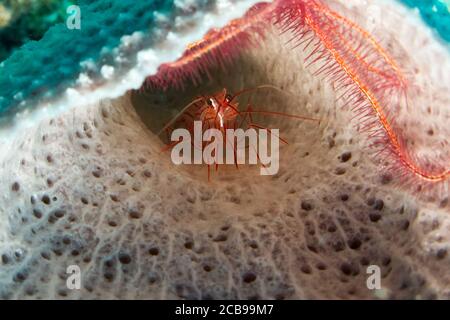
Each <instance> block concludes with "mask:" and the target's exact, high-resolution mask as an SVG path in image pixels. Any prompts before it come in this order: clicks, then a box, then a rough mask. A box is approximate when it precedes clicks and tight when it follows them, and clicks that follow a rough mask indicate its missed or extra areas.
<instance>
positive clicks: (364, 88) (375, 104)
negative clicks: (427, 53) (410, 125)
mask: <svg viewBox="0 0 450 320" xmlns="http://www.w3.org/2000/svg"><path fill="white" fill-rule="evenodd" d="M305 23H306V24H308V26H309V27H310V28H311V29H312V30H313V32H314V33H315V34H316V35H317V36H318V37H319V39H320V41H321V43H323V45H324V46H325V48H326V49H327V50H328V51H329V52H330V54H331V55H332V56H333V58H334V60H335V61H336V62H337V63H338V64H339V65H340V66H341V68H342V70H343V71H344V72H345V73H346V74H347V76H348V77H349V78H350V79H351V80H352V81H353V82H354V83H355V85H356V86H357V87H358V88H359V90H360V91H361V92H362V93H363V94H364V96H365V97H366V98H367V99H368V101H369V102H370V105H371V106H372V108H373V110H374V111H375V113H376V115H377V117H378V120H379V122H380V123H381V125H382V127H383V129H384V130H385V132H386V134H387V136H388V139H389V141H390V143H391V146H392V148H393V151H394V153H395V154H396V155H397V156H398V158H399V159H400V161H401V162H402V163H403V164H404V165H405V166H406V167H407V168H409V169H410V170H411V171H412V172H413V173H414V174H416V175H418V176H420V177H421V178H423V179H425V180H428V181H433V182H437V181H442V180H445V179H447V178H448V177H449V176H450V170H444V171H443V172H441V173H439V174H429V173H427V172H426V171H425V170H423V169H421V168H419V167H418V166H416V165H415V164H413V163H412V162H410V161H409V160H408V159H407V157H406V156H405V154H404V152H403V150H402V147H401V145H400V143H399V141H398V138H397V136H396V134H395V132H394V130H393V128H392V127H391V126H390V124H389V121H388V118H387V117H386V115H385V113H384V111H383V107H382V106H381V104H380V103H379V101H378V100H377V98H376V97H375V95H374V94H373V93H372V92H371V90H370V88H369V87H368V85H366V84H364V82H363V81H362V80H361V79H360V78H359V77H358V75H357V72H355V71H354V70H352V68H351V66H349V65H348V64H347V63H346V62H345V60H344V59H343V58H342V57H341V55H340V54H339V52H338V51H337V50H336V49H335V48H334V46H333V44H332V43H331V42H330V40H329V39H328V37H327V36H326V35H325V34H324V32H323V31H322V30H321V29H320V28H319V27H318V26H317V24H316V23H315V21H314V19H311V17H308V16H306V17H305ZM352 25H353V26H354V24H353V23H352ZM371 41H374V40H371ZM375 44H376V47H377V48H381V46H379V45H378V44H377V43H375ZM382 52H383V54H384V57H385V59H386V61H392V60H391V59H390V58H389V57H388V56H387V54H386V53H384V51H382ZM390 65H391V66H393V67H394V68H395V70H396V71H397V72H399V71H398V68H397V67H396V65H395V63H393V62H392V64H390Z"/></svg>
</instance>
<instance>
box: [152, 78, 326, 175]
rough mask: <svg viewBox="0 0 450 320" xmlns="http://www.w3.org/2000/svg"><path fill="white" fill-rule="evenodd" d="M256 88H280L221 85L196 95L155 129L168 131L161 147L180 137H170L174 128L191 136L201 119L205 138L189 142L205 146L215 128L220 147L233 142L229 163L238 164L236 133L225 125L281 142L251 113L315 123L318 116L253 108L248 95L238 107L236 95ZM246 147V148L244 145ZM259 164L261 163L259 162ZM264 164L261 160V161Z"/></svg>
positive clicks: (162, 131)
mask: <svg viewBox="0 0 450 320" xmlns="http://www.w3.org/2000/svg"><path fill="white" fill-rule="evenodd" d="M259 89H272V90H276V91H279V92H283V93H285V92H284V91H282V90H281V89H278V88H277V87H274V86H271V85H263V86H258V87H255V88H251V89H244V90H241V91H239V92H237V93H235V94H233V95H232V94H230V93H229V92H228V91H227V89H223V90H222V91H220V92H217V93H215V94H212V95H205V96H201V97H198V98H197V99H195V100H193V101H192V102H190V103H189V104H188V105H187V106H186V107H184V108H183V109H182V110H181V111H180V112H179V113H178V114H177V115H176V116H175V117H174V118H173V119H172V120H171V121H170V122H169V123H167V124H166V125H165V126H164V128H163V129H161V131H160V132H159V134H158V135H161V134H162V133H164V132H166V133H167V134H168V140H169V141H170V142H169V144H167V145H166V146H165V147H164V148H163V151H167V150H171V149H172V148H174V147H175V146H176V145H177V144H178V143H180V142H181V141H171V138H170V135H171V134H172V133H173V131H174V130H175V129H176V128H184V129H187V130H188V131H189V133H190V134H191V136H194V135H195V123H199V122H200V123H201V131H202V132H201V133H202V137H204V136H206V139H204V141H202V143H201V144H200V145H199V144H195V143H193V142H192V141H191V144H192V146H193V147H194V148H197V149H201V150H203V149H204V148H205V147H206V146H208V145H209V144H211V143H213V142H212V139H211V137H210V136H208V134H207V133H209V132H211V130H209V129H216V130H218V131H220V132H221V133H222V137H223V141H222V142H223V143H222V146H224V148H225V147H226V146H227V144H228V145H230V144H231V145H232V146H233V151H234V162H233V165H235V166H236V168H238V160H237V149H236V145H237V142H238V141H237V137H236V136H233V137H230V136H229V132H228V129H233V130H237V129H243V130H247V129H255V130H265V131H266V133H267V135H268V136H272V135H273V136H274V137H275V139H279V140H280V141H281V142H282V143H284V144H288V142H287V140H285V139H284V138H282V137H281V136H279V135H277V134H275V133H272V129H270V128H266V127H264V126H262V125H260V124H257V123H255V122H254V121H253V115H255V114H258V115H262V116H272V117H273V116H279V117H285V118H292V119H296V120H308V121H314V122H317V123H319V120H318V119H314V118H310V117H305V116H300V115H292V114H287V113H282V112H275V111H264V110H255V109H254V107H253V106H252V104H251V103H250V99H248V103H247V106H246V109H245V110H240V109H239V102H238V101H237V98H238V97H239V96H241V95H243V94H246V93H249V92H253V91H256V90H259ZM246 148H249V146H248V145H246ZM255 153H256V156H257V158H258V159H260V156H259V154H258V151H257V150H256V149H255ZM261 164H262V163H261ZM262 165H263V166H264V164H262ZM215 168H216V171H217V170H218V162H216V163H215ZM208 180H210V165H208Z"/></svg>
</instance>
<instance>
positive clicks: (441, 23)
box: [402, 0, 450, 42]
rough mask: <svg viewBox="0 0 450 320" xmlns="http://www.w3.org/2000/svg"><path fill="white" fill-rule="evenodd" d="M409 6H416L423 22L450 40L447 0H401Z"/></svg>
mask: <svg viewBox="0 0 450 320" xmlns="http://www.w3.org/2000/svg"><path fill="white" fill-rule="evenodd" d="M402 1H403V2H404V3H405V4H406V5H408V6H409V7H411V8H417V9H418V10H419V11H420V15H421V16H422V18H423V19H424V20H425V22H426V23H427V24H428V25H430V26H431V27H432V28H434V29H435V30H436V31H437V33H438V34H439V35H440V36H441V37H442V38H443V39H444V40H446V41H448V42H450V1H448V0H402Z"/></svg>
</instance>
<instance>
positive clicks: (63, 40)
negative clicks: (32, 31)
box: [0, 0, 211, 117]
mask: <svg viewBox="0 0 450 320" xmlns="http://www.w3.org/2000/svg"><path fill="white" fill-rule="evenodd" d="M210 2H211V1H207V0H200V1H196V2H195V7H192V6H191V7H188V8H185V7H183V6H180V5H179V3H182V1H175V0H151V1H149V0H146V1H135V0H80V1H78V5H79V6H80V9H81V29H80V30H77V29H74V30H70V29H69V28H67V27H66V25H65V23H60V24H56V25H55V26H53V27H51V28H50V29H49V30H48V31H47V32H46V33H45V35H44V36H43V37H42V39H41V40H39V41H30V42H28V43H26V44H25V45H23V46H22V47H21V48H20V49H19V50H17V51H16V52H14V53H13V54H12V55H11V56H10V57H9V58H8V59H7V60H5V61H4V62H3V63H1V64H0V117H5V116H7V115H14V114H16V113H17V112H18V111H20V110H22V109H25V108H28V107H29V106H30V105H31V104H35V102H36V101H41V100H42V99H46V98H51V97H53V96H55V95H57V94H59V93H61V92H63V91H64V90H65V89H67V88H69V87H70V86H72V85H74V84H75V81H76V79H77V77H78V75H79V74H80V72H82V71H86V70H83V64H82V62H85V61H93V62H95V63H98V64H100V65H101V64H104V63H108V62H109V63H112V64H113V65H115V64H114V61H112V59H113V54H112V51H113V49H114V48H117V47H118V46H119V44H120V40H121V38H122V37H123V36H124V35H131V34H133V33H134V32H136V31H142V32H144V33H145V34H147V35H149V38H150V39H152V36H151V34H153V33H152V32H153V31H157V30H158V28H159V27H158V21H157V20H158V18H161V17H164V18H165V19H164V20H165V23H168V24H173V23H174V20H175V18H176V17H177V16H179V15H187V14H189V10H191V11H192V10H196V9H201V7H202V6H203V7H206V6H207V5H208V3H210ZM186 10H187V11H188V12H186ZM160 29H161V28H160ZM150 45H151V43H150ZM108 59H109V60H108ZM93 72H94V73H95V72H97V71H95V70H94V71H93ZM92 76H93V77H95V76H96V75H95V74H94V75H92Z"/></svg>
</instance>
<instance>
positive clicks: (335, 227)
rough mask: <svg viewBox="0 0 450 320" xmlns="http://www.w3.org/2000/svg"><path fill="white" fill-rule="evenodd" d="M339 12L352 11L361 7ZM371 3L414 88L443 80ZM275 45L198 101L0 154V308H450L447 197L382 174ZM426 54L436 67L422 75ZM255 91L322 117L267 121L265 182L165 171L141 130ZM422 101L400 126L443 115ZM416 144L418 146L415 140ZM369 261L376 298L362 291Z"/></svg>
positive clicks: (395, 9) (327, 98) (309, 79)
mask: <svg viewBox="0 0 450 320" xmlns="http://www.w3.org/2000/svg"><path fill="white" fill-rule="evenodd" d="M347 5H348V6H349V7H352V8H353V10H354V11H355V13H357V14H359V15H362V13H365V10H366V8H365V6H364V4H361V1H356V0H348V1H347ZM384 5H385V3H383V10H386V11H385V12H384V14H383V18H384V20H385V23H386V24H387V25H388V26H395V32H396V33H397V35H398V41H400V42H401V45H403V46H405V48H407V49H408V52H414V53H417V55H418V56H419V57H420V59H419V60H418V61H419V63H418V66H417V77H419V78H422V80H426V81H427V82H430V83H435V82H437V83H448V81H449V78H448V77H449V74H448V73H445V72H442V70H441V69H446V68H448V67H449V66H450V60H449V58H448V55H446V53H445V54H443V52H446V51H445V49H444V48H442V47H441V46H440V45H439V44H436V42H434V40H433V39H430V38H429V33H428V32H425V31H424V28H423V26H422V25H417V24H416V23H413V22H411V21H408V20H407V21H404V20H403V16H404V14H405V13H404V12H403V11H401V10H402V8H403V7H399V5H398V4H396V3H393V2H390V3H389V4H387V5H386V7H384ZM365 18H366V16H365V15H362V18H361V20H364V19H365ZM412 31H413V32H412ZM411 35H414V37H415V38H414V39H415V40H412V39H410V37H411ZM287 38H288V37H285V38H283V37H281V38H280V36H279V34H278V33H277V32H274V33H273V34H272V33H268V35H267V39H266V41H265V42H264V43H263V44H262V47H261V48H258V49H256V50H250V51H249V52H246V53H245V54H243V55H242V57H240V58H239V59H238V61H236V64H235V65H233V66H230V67H229V68H228V69H227V70H217V72H215V73H214V74H215V77H214V80H213V81H212V82H208V83H204V84H202V85H201V86H200V87H199V88H196V89H195V90H197V92H195V90H194V89H192V90H187V91H183V92H182V93H180V91H178V90H175V89H174V90H168V91H164V92H159V91H158V90H156V91H149V92H141V93H136V92H135V93H127V94H126V95H124V96H122V97H120V98H117V99H114V100H103V101H100V102H97V103H94V104H91V105H80V106H78V107H76V108H74V109H71V110H65V112H63V113H61V114H59V115H51V116H49V117H47V118H46V119H44V120H42V121H41V122H39V123H36V124H35V126H33V127H32V128H30V129H29V130H24V131H21V132H20V133H18V134H17V135H16V136H15V137H14V139H13V140H11V141H9V144H3V145H1V148H2V149H3V150H5V151H7V152H2V153H0V167H1V168H2V170H1V171H0V180H1V181H2V182H3V183H2V186H1V188H2V190H1V194H2V197H0V208H1V210H0V267H1V270H2V272H1V273H0V298H5V299H6V298H9V299H13V298H29V299H36V298H40V299H44V298H56V299H79V298H84V299H89V298H103V299H113V298H115V299H117V298H126V299H133V298H141V299H170V298H172V299H258V298H267V299H299V298H304V299H306V298H309V299H320V298H321V299H324V298H332V299H352V298H360V299H371V298H392V299H396V298H397V299H402V298H446V299H448V298H450V292H449V287H450V286H449V284H450V274H449V272H448V270H449V269H448V266H449V263H450V257H449V255H448V250H450V236H449V232H448V230H449V228H450V219H449V214H448V213H449V204H448V200H447V201H443V202H440V203H434V202H429V201H425V200H422V199H418V198H417V197H416V196H415V195H414V194H411V193H410V192H408V191H405V190H403V189H401V188H398V186H396V185H395V181H392V177H389V176H384V175H383V172H381V171H380V170H379V167H378V166H376V165H375V163H374V162H373V161H372V160H371V158H370V157H369V156H368V155H367V153H366V152H365V149H363V148H362V145H363V144H364V141H363V140H362V138H361V135H359V134H358V133H357V130H356V128H353V127H352V126H349V125H348V124H349V123H350V122H351V117H352V114H351V112H350V111H348V110H342V109H336V105H335V102H334V101H335V100H336V93H335V92H334V91H333V88H332V87H331V86H329V85H327V84H326V83H324V82H323V81H321V80H320V79H317V78H315V77H314V76H313V75H312V74H311V73H310V72H308V71H307V70H306V69H305V66H304V65H303V63H302V61H304V58H305V53H303V52H302V51H293V50H292V49H291V48H289V47H287V46H286V45H285V43H286V42H285V41H286V39H287ZM424 41H428V43H429V44H430V45H429V46H428V47H427V50H420V49H421V48H422V49H423V43H424ZM390 44H391V45H394V44H396V43H390ZM435 57H441V58H440V61H441V65H437V64H432V65H430V64H429V61H432V60H433V59H435ZM292 70H295V71H297V72H295V73H294V72H292ZM237 74H239V77H236V75H237ZM261 82H262V83H267V82H269V83H271V84H273V85H276V86H279V87H283V88H284V89H285V90H287V91H288V92H295V94H296V95H295V98H294V97H292V96H291V95H282V96H279V97H276V96H274V95H270V94H268V93H264V94H263V93H260V94H258V95H255V98H254V100H252V101H253V102H254V103H255V104H256V105H262V104H263V103H264V105H265V106H266V107H267V108H269V107H270V106H273V107H274V108H278V110H281V111H285V112H289V113H302V114H306V115H311V114H314V115H316V116H318V117H321V118H322V119H324V121H322V122H321V124H320V126H317V125H313V124H311V123H307V122H292V121H289V120H286V119H268V120H267V121H268V123H267V124H268V125H273V126H275V125H277V127H278V128H280V129H282V131H281V132H282V133H283V135H284V137H285V138H286V139H287V140H288V141H289V145H287V146H284V147H282V148H281V149H280V158H281V161H280V165H281V167H280V171H279V173H278V174H277V175H275V176H273V177H261V176H259V173H258V172H259V170H258V168H252V167H247V166H242V167H241V168H240V169H239V170H236V169H235V168H234V167H229V168H223V167H221V168H220V169H219V173H218V174H217V175H214V176H213V180H212V181H211V182H208V181H207V178H206V168H205V167H204V166H174V165H173V163H172V162H171V161H170V157H169V156H168V155H167V154H166V153H162V152H161V148H162V146H163V144H162V142H161V140H160V138H159V137H157V136H156V135H155V134H154V129H156V128H152V125H151V124H152V123H153V120H155V119H157V120H160V122H162V119H161V117H162V116H163V112H162V110H166V109H167V108H168V107H169V104H170V102H173V103H174V104H175V105H179V100H180V99H182V98H183V96H186V95H191V96H189V97H187V98H188V99H190V98H192V97H194V96H195V95H196V93H199V92H202V91H203V93H204V91H206V90H209V89H210V88H211V87H210V86H215V88H216V87H220V86H222V88H223V86H226V87H227V88H234V89H236V88H239V87H240V86H241V85H245V86H252V85H254V84H255V83H261ZM152 90H153V89H152ZM432 90H433V91H432V95H433V96H434V97H435V100H434V104H433V106H432V108H433V109H432V110H431V111H432V112H431V113H430V114H428V113H427V110H426V109H425V110H422V109H420V108H418V109H417V110H416V112H415V113H416V114H415V115H411V116H416V117H418V118H419V119H421V118H427V117H430V116H435V113H434V111H436V110H439V108H441V107H446V106H447V105H448V104H447V102H448V99H449V96H448V92H447V91H439V90H436V88H435V87H434V86H433V87H432ZM417 98H420V97H417ZM141 99H143V100H141ZM140 101H144V103H143V105H145V106H146V109H145V108H141V107H143V106H141V105H140ZM165 108H166V109H165ZM143 110H145V111H146V112H147V113H145V112H143ZM152 110H153V111H152ZM336 110H339V112H336ZM173 111H175V110H173ZM158 117H159V118H158ZM434 119H435V121H437V122H442V121H443V119H442V117H434ZM261 121H262V120H261ZM402 125H403V124H402ZM407 125H408V124H407ZM415 128H419V127H418V126H415ZM402 129H403V128H402ZM414 134H416V136H417V137H420V138H424V139H425V138H427V137H428V138H429V135H428V134H427V130H426V129H423V130H419V129H417V130H415V131H414ZM436 134H437V132H436ZM71 265H77V266H79V267H80V270H81V279H82V281H81V288H80V289H79V290H72V289H70V288H69V287H68V286H67V285H66V281H67V279H68V276H69V275H68V273H67V272H66V270H67V267H68V266H71ZM371 265H376V266H378V267H379V268H380V271H381V274H380V275H381V286H382V288H381V289H380V290H371V289H370V288H368V287H367V277H368V274H367V268H368V267H369V266H371Z"/></svg>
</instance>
